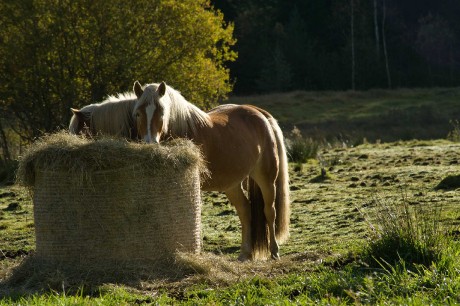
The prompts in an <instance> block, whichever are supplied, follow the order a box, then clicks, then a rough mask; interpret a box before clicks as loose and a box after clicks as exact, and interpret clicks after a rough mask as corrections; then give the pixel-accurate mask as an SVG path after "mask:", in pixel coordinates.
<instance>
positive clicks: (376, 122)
mask: <svg viewBox="0 0 460 306" xmlns="http://www.w3.org/2000/svg"><path fill="white" fill-rule="evenodd" d="M459 101H460V88H433V89H398V90H380V89H374V90H368V91H321V92H307V91H293V92H287V93H277V94H265V95H253V96H234V97H231V98H230V99H229V100H228V101H226V102H229V103H237V104H255V105H257V106H260V107H262V108H264V109H267V110H268V111H270V112H271V113H272V114H273V115H274V116H275V117H276V118H277V119H278V121H279V123H280V125H281V127H282V129H283V130H284V131H285V134H286V136H287V137H289V131H291V130H292V128H293V127H294V126H296V127H297V128H299V129H300V130H301V131H302V134H303V136H304V137H308V138H313V139H316V140H320V141H323V140H327V141H329V142H331V141H332V142H334V141H340V142H345V143H347V144H351V145H353V144H359V143H362V142H363V141H364V139H366V140H368V141H372V142H375V141H379V140H380V141H383V142H388V141H397V140H409V139H438V138H446V137H447V136H448V134H449V133H450V132H451V131H452V130H453V129H454V128H455V127H456V126H457V128H458V122H457V123H456V120H458V118H460V108H459V106H458V105H459Z"/></svg>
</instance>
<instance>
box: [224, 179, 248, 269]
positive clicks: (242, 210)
mask: <svg viewBox="0 0 460 306" xmlns="http://www.w3.org/2000/svg"><path fill="white" fill-rule="evenodd" d="M225 194H226V195H227V197H228V199H229V200H230V202H231V203H232V204H233V206H235V208H236V212H237V213H238V217H239V218H240V222H241V231H242V234H241V238H242V239H241V240H242V241H241V253H240V256H239V257H238V259H239V260H241V261H245V260H249V259H252V247H251V207H250V205H249V201H248V199H247V198H246V196H245V194H244V192H243V188H242V186H241V184H238V185H237V186H236V187H233V188H231V189H229V190H227V191H225Z"/></svg>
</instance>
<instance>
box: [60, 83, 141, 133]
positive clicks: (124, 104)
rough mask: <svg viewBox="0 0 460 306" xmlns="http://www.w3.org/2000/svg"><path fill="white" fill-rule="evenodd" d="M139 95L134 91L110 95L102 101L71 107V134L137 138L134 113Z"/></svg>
mask: <svg viewBox="0 0 460 306" xmlns="http://www.w3.org/2000/svg"><path fill="white" fill-rule="evenodd" d="M136 101H137V97H136V95H135V94H134V93H132V92H131V93H123V94H118V95H115V96H109V97H108V98H107V99H106V100H104V101H103V102H101V103H94V104H90V105H86V106H84V107H83V108H81V109H74V108H71V109H70V110H71V111H72V113H73V116H72V118H71V119H70V123H69V132H70V133H71V134H75V135H76V134H84V135H87V136H89V135H97V134H104V135H110V136H120V137H124V138H130V139H137V131H136V124H135V122H134V119H133V116H132V113H133V110H134V106H135V105H136Z"/></svg>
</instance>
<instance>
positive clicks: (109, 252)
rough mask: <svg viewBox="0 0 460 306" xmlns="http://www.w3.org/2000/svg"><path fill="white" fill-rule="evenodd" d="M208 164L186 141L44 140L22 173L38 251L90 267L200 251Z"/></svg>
mask: <svg viewBox="0 0 460 306" xmlns="http://www.w3.org/2000/svg"><path fill="white" fill-rule="evenodd" d="M203 165H204V163H203V160H202V158H201V155H200V153H199V150H198V149H197V148H196V147H195V146H194V145H193V144H192V143H191V142H190V141H185V140H180V141H179V140H177V141H174V142H171V143H169V144H166V145H146V144H136V143H128V142H126V141H124V140H116V139H100V140H97V141H94V140H87V139H83V138H81V137H76V136H71V135H67V134H66V133H63V132H61V133H57V134H53V135H49V136H46V137H44V138H42V139H41V140H39V141H38V142H36V143H35V144H34V145H33V146H31V147H30V148H29V150H28V152H27V154H26V155H25V156H24V157H23V158H22V159H21V161H20V166H19V169H18V177H17V180H18V182H19V183H22V184H23V185H26V186H28V187H30V189H31V190H32V194H33V202H34V220H35V234H36V256H38V257H39V258H42V259H45V260H53V261H59V262H72V263H80V264H85V265H86V264H88V263H101V262H104V263H107V262H120V261H122V262H140V261H142V262H144V261H158V260H161V259H166V258H171V257H172V256H173V254H174V253H175V251H177V250H179V251H185V252H195V253H197V252H199V251H200V247H201V238H200V227H201V200H200V176H201V175H202V174H203V173H204V172H205V170H204V166H203Z"/></svg>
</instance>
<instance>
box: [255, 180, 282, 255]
mask: <svg viewBox="0 0 460 306" xmlns="http://www.w3.org/2000/svg"><path fill="white" fill-rule="evenodd" d="M259 187H260V189H261V191H262V196H263V198H264V214H265V219H267V225H268V230H269V234H270V253H271V257H272V258H273V259H279V258H280V255H279V245H278V242H277V241H276V236H275V218H276V210H275V196H276V187H275V184H273V183H272V184H270V183H268V182H266V183H265V184H259Z"/></svg>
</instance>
